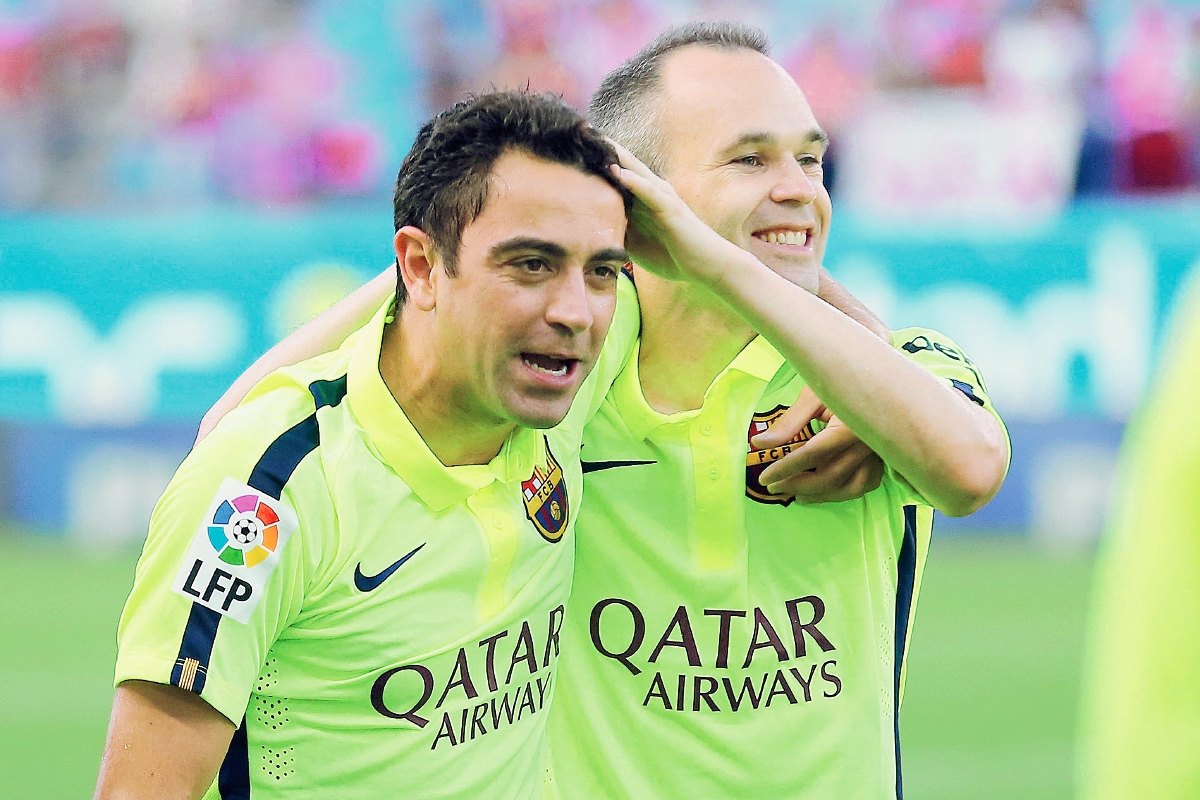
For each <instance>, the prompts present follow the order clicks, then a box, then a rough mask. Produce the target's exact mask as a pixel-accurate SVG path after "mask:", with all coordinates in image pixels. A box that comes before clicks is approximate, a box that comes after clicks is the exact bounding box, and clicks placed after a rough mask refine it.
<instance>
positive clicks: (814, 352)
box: [713, 248, 1007, 515]
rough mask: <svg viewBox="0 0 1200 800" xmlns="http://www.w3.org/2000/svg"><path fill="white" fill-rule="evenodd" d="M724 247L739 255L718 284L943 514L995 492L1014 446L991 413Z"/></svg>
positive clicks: (835, 410)
mask: <svg viewBox="0 0 1200 800" xmlns="http://www.w3.org/2000/svg"><path fill="white" fill-rule="evenodd" d="M726 252H727V253H729V258H730V259H736V260H737V263H735V264H727V265H726V268H725V269H723V270H722V271H721V272H720V273H719V275H718V276H717V277H716V278H715V279H714V281H715V282H714V284H713V289H714V290H715V291H717V292H718V294H720V295H721V296H722V297H724V298H725V299H726V301H727V302H728V303H729V304H730V305H731V306H733V308H734V309H735V310H736V311H737V312H738V313H739V314H741V315H742V316H743V317H744V318H745V319H746V320H747V321H748V322H749V323H750V324H751V325H752V326H753V327H754V328H755V330H757V331H759V332H760V333H761V334H763V335H764V336H765V337H766V338H767V339H768V340H770V341H771V342H772V343H773V344H774V345H775V346H776V347H777V348H778V349H779V350H780V352H781V353H783V354H784V356H785V357H786V358H787V359H788V361H789V362H790V363H791V364H792V365H793V366H794V367H795V368H796V370H797V372H799V373H800V375H801V376H803V377H804V378H805V380H806V381H807V382H808V384H809V385H810V386H811V387H812V389H813V391H814V392H815V393H816V394H817V396H818V397H820V398H821V400H822V401H824V403H825V405H826V406H828V407H829V409H830V410H831V411H832V412H833V413H834V414H836V415H837V416H838V417H839V418H840V419H842V420H843V421H844V422H845V423H846V424H847V425H848V426H849V427H850V429H851V430H852V431H854V432H855V433H856V434H857V435H858V436H859V437H860V438H861V439H862V440H863V441H864V442H866V443H867V444H868V445H869V446H870V447H871V449H873V450H874V451H875V452H877V453H878V454H879V455H880V456H881V457H882V458H883V459H884V461H885V462H886V463H888V464H889V465H890V466H891V467H892V468H893V469H895V470H896V471H897V472H899V473H900V474H901V475H903V476H904V477H905V478H906V479H907V480H908V481H909V482H910V483H911V484H912V485H913V486H914V488H916V489H917V490H918V491H919V492H921V494H922V495H923V496H924V497H925V498H926V499H928V500H929V501H930V502H931V503H932V504H933V505H934V506H935V507H937V508H939V509H940V510H942V511H944V512H945V513H948V514H952V515H961V514H966V513H970V512H971V511H973V510H975V509H976V508H978V507H979V506H981V505H982V504H983V503H985V502H986V501H987V500H988V499H990V498H991V496H992V495H993V494H994V493H995V491H996V490H997V489H998V488H999V485H1000V482H1001V481H1002V479H1003V475H1004V470H1005V467H1006V466H1007V465H1006V459H1007V447H1006V444H1005V440H1004V435H1003V432H1002V431H1001V430H1000V426H999V424H998V423H996V421H995V419H993V418H992V417H991V415H990V414H988V413H987V412H986V411H984V410H983V409H981V408H979V407H978V406H976V405H974V404H973V403H971V402H970V401H968V400H967V399H966V398H965V397H963V396H961V395H960V393H958V392H956V391H955V390H954V389H952V388H950V387H949V386H947V385H946V384H945V383H943V382H942V381H940V380H938V379H937V378H935V377H934V376H933V375H931V374H930V373H928V372H927V371H925V370H924V369H922V368H921V367H919V366H917V365H916V364H913V363H912V362H910V361H909V360H908V359H906V358H904V357H903V356H902V355H901V354H899V353H897V352H896V351H895V350H894V349H893V348H892V346H891V344H890V342H887V343H885V342H884V341H883V340H882V339H881V338H880V337H879V336H878V335H876V334H875V333H873V332H871V331H869V330H868V329H867V328H866V327H864V326H863V325H862V324H859V323H857V322H855V321H854V320H851V319H849V318H848V317H847V316H846V315H844V314H843V313H840V312H839V311H838V310H836V309H834V308H832V307H831V306H830V305H828V304H827V303H824V302H821V301H820V300H818V299H817V298H816V297H814V296H813V295H811V294H809V293H808V292H806V291H805V290H803V289H801V288H800V287H798V286H795V285H794V284H792V283H791V282H789V281H787V280H786V279H784V278H782V277H781V276H779V275H777V274H776V273H774V272H772V271H771V270H770V269H768V268H767V267H765V266H764V265H763V264H762V263H761V262H759V261H758V259H756V258H754V257H753V256H752V255H751V254H749V253H747V252H745V251H741V250H738V251H737V252H736V253H734V251H733V249H732V248H730V249H729V250H727V251H726ZM743 262H744V263H743Z"/></svg>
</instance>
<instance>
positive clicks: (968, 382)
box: [892, 328, 1012, 456]
mask: <svg viewBox="0 0 1200 800" xmlns="http://www.w3.org/2000/svg"><path fill="white" fill-rule="evenodd" d="M892 346H893V347H895V348H896V349H898V350H899V351H900V352H902V353H904V354H905V355H906V356H908V358H909V359H910V360H912V361H914V362H916V363H917V364H919V365H920V366H922V367H924V368H925V369H927V370H928V371H929V372H932V373H933V374H934V375H936V376H937V377H938V378H941V379H942V380H943V381H945V382H946V383H947V384H949V385H950V387H951V388H953V389H956V390H958V391H959V392H961V393H962V394H963V395H964V396H965V397H966V398H967V399H968V400H970V401H971V402H972V403H975V404H976V405H977V406H979V407H980V408H982V409H984V410H985V411H987V412H988V413H989V414H991V415H992V416H993V417H995V418H996V421H997V422H999V423H1000V427H1001V428H1002V429H1003V430H1004V439H1005V441H1006V442H1008V449H1009V456H1011V455H1012V442H1011V441H1010V440H1009V435H1008V426H1006V425H1005V424H1004V420H1003V419H1002V418H1001V417H1000V412H998V411H997V410H996V407H995V406H994V405H993V404H992V400H991V397H989V396H988V391H987V384H985V383H984V380H983V374H982V373H981V372H980V371H979V367H978V366H977V365H976V364H975V362H973V361H971V359H970V358H968V357H967V354H966V353H964V352H963V349H962V348H961V347H959V346H958V345H957V344H955V343H954V341H953V340H951V339H950V338H949V337H948V336H943V335H942V334H940V333H938V332H937V331H933V330H928V329H926V328H904V329H902V330H898V331H893V332H892Z"/></svg>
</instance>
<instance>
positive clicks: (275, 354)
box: [196, 268, 396, 442]
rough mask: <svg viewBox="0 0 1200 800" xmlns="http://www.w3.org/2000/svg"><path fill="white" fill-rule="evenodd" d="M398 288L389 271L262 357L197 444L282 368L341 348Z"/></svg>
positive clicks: (204, 424) (207, 419) (210, 415)
mask: <svg viewBox="0 0 1200 800" xmlns="http://www.w3.org/2000/svg"><path fill="white" fill-rule="evenodd" d="M395 288H396V272H395V270H394V269H391V268H389V269H386V270H384V271H383V272H381V273H380V274H379V275H377V276H375V277H374V278H372V279H371V280H370V281H369V282H368V283H365V284H363V285H362V286H360V287H359V288H358V289H356V290H355V291H354V293H353V294H351V295H350V296H349V297H346V298H345V299H343V300H342V301H340V302H339V303H337V305H335V306H333V307H332V308H330V309H329V310H328V311H326V312H325V313H323V314H321V315H320V316H319V317H317V318H316V319H314V320H310V321H309V322H307V323H305V324H304V325H303V326H301V327H300V328H299V329H298V330H296V331H294V332H293V333H291V334H289V335H288V336H287V337H286V338H285V339H284V340H283V341H281V342H279V343H278V344H277V345H275V346H274V347H272V348H271V349H270V350H268V351H267V352H266V353H264V354H263V355H262V356H260V357H259V359H258V360H257V361H255V362H254V363H253V364H251V365H250V367H249V368H248V369H247V370H246V371H245V372H243V373H242V374H241V375H239V376H238V379H237V380H236V381H234V382H233V385H232V386H230V387H229V388H228V389H226V390H225V394H223V395H221V397H220V399H218V400H217V402H216V403H214V404H213V406H212V408H210V409H209V410H208V411H207V412H205V414H204V417H203V418H202V419H201V420H200V430H199V431H198V432H197V433H196V441H197V442H198V441H200V440H201V439H203V438H204V437H205V436H207V435H208V434H209V432H210V431H212V429H213V428H214V427H216V425H217V422H218V421H220V419H221V417H223V416H225V415H226V414H228V413H229V412H230V411H232V410H233V409H234V408H236V407H237V405H238V403H240V402H242V398H243V397H245V396H246V394H247V393H248V392H249V391H250V390H251V389H252V388H253V387H254V384H256V383H258V382H259V381H260V380H262V379H263V378H265V377H266V376H267V375H268V374H270V373H271V372H273V371H275V370H277V369H279V368H280V367H287V366H290V365H292V364H298V363H299V362H301V361H304V360H305V359H307V358H312V357H313V356H319V355H321V354H322V353H328V352H330V351H332V350H336V349H337V348H338V347H339V346H341V344H342V342H344V341H345V340H346V337H347V336H349V335H350V334H351V333H353V332H354V331H356V330H358V329H359V328H361V327H362V326H363V325H364V324H366V322H367V321H368V320H369V319H370V318H371V315H372V314H373V313H375V311H376V310H377V309H378V308H379V305H380V304H381V303H382V302H383V300H384V298H385V297H387V296H388V295H389V294H391V292H392V290H393V289H395Z"/></svg>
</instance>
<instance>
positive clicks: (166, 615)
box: [116, 279, 638, 800]
mask: <svg viewBox="0 0 1200 800" xmlns="http://www.w3.org/2000/svg"><path fill="white" fill-rule="evenodd" d="M621 284H622V287H621V289H620V290H619V291H620V294H621V296H622V298H623V299H622V300H621V302H620V303H619V310H618V314H617V319H616V320H615V321H614V323H613V327H612V330H611V331H610V333H609V336H608V339H607V341H606V344H605V349H604V351H603V354H602V355H601V357H600V360H599V362H598V364H597V365H596V368H595V369H594V370H593V374H592V375H591V376H589V378H588V380H587V381H586V382H585V384H584V386H583V388H582V389H581V391H580V393H579V395H578V396H577V398H576V401H575V404H574V405H573V406H572V410H571V412H570V414H569V415H568V418H567V419H566V420H564V422H563V423H562V424H560V425H559V426H557V427H555V428H552V429H550V430H546V431H540V430H532V429H517V431H515V432H514V434H513V435H512V436H510V438H509V440H508V441H507V442H506V444H505V445H504V447H503V449H502V450H501V451H500V453H499V454H498V455H497V456H496V457H495V458H494V459H493V460H492V461H491V463H489V464H486V465H480V466H462V467H451V468H447V467H445V466H443V465H442V464H441V463H440V462H439V461H438V460H437V458H436V457H435V456H434V455H433V453H432V452H431V451H430V450H429V449H428V448H427V447H426V446H425V444H424V442H423V441H422V439H421V438H420V436H419V435H418V434H417V432H416V430H415V429H414V428H413V426H412V425H411V423H410V422H409V421H408V419H407V418H406V417H405V415H404V413H403V412H402V411H401V410H400V407H399V406H398V405H396V403H395V401H394V400H393V398H392V396H391V394H390V393H389V391H388V389H387V387H386V386H385V384H384V383H383V379H382V378H381V376H380V374H379V369H378V363H379V350H380V341H381V336H382V330H383V325H384V318H385V311H386V309H388V308H389V307H390V306H391V303H390V301H389V303H388V304H386V305H385V306H384V307H383V308H381V309H380V311H379V313H378V314H377V315H376V316H375V318H374V319H373V320H372V322H371V323H369V324H368V325H367V326H366V327H365V328H363V329H362V330H361V331H359V332H358V333H356V334H355V335H354V336H352V337H351V338H350V339H349V340H348V341H347V342H346V344H345V345H343V347H342V348H341V349H339V350H338V351H336V352H334V353H330V354H327V355H324V356H321V357H318V358H316V359H313V360H310V361H307V362H304V363H302V364H300V365H298V366H296V367H292V368H288V369H285V370H281V371H279V372H276V373H273V374H272V375H270V376H268V377H267V378H266V379H265V380H264V381H263V382H262V383H260V384H259V386H257V387H256V388H255V390H254V391H253V392H252V393H251V394H250V396H248V398H247V399H246V401H245V402H244V403H243V404H242V405H241V406H239V407H238V408H237V409H236V410H235V411H233V412H232V413H230V414H229V415H228V416H227V417H226V418H225V419H224V420H223V421H222V422H221V424H220V425H219V426H218V427H217V429H216V430H215V431H214V432H213V433H212V434H211V435H210V436H208V437H207V438H206V439H204V440H203V441H202V442H201V443H200V444H199V445H197V447H196V448H195V450H194V451H193V452H192V453H191V454H190V455H189V456H188V458H187V459H186V460H185V461H184V463H183V465H182V466H181V467H180V469H179V471H178V472H177V473H176V475H175V477H174V479H173V480H172V481H171V483H170V485H169V486H168V488H167V490H166V492H165V493H164V495H163V497H162V499H161V500H160V502H159V504H158V506H157V508H156V509H155V512H154V516H153V519H152V521H151V526H150V534H149V537H148V539H147V542H146V545H145V549H144V551H143V553H142V558H141V560H140V562H139V563H138V568H137V575H136V579H135V582H134V588H133V591H132V594H131V595H130V597H129V600H128V602H127V604H126V606H125V611H124V614H123V616H122V618H121V625H120V631H119V637H118V638H119V655H118V659H117V669H116V681H117V683H120V682H122V681H126V680H131V679H139V680H145V681H153V682H157V683H163V684H172V685H174V686H178V687H181V688H183V689H186V690H190V691H192V692H195V693H197V694H199V695H200V696H201V697H203V698H204V699H205V700H206V701H208V703H209V704H211V705H212V706H213V707H214V708H216V709H217V710H218V711H220V712H221V713H222V714H224V715H225V716H226V717H228V718H229V719H230V720H232V721H233V722H234V724H235V725H237V726H238V729H237V732H236V734H235V735H234V738H233V742H232V744H231V745H230V749H229V754H228V756H227V757H226V759H225V762H224V764H223V766H222V768H221V771H220V774H219V776H218V779H217V781H216V782H215V783H214V786H213V787H212V788H211V789H210V790H209V794H208V796H209V797H239V798H241V797H250V796H252V797H254V798H273V797H289V798H312V797H318V796H325V797H332V796H336V797H338V798H370V799H371V800H374V798H381V797H399V796H403V797H435V796H436V797H489V798H536V797H539V796H540V795H541V792H542V787H543V782H544V777H545V770H546V753H545V751H546V735H545V727H546V717H547V710H546V706H547V704H548V703H549V702H550V698H551V696H552V695H553V691H554V675H555V669H556V663H557V657H558V652H559V641H560V628H561V625H562V622H563V614H564V605H565V603H566V601H567V597H568V594H569V591H570V585H571V572H572V565H573V560H574V558H573V556H574V546H575V545H574V535H573V532H572V529H573V526H574V521H575V518H576V516H577V514H578V508H579V501H580V496H581V489H582V476H581V474H580V466H579V439H580V436H581V432H582V427H583V421H584V420H586V419H587V418H588V417H589V416H590V415H591V414H592V413H593V412H594V410H595V408H596V407H597V406H598V405H599V403H600V401H601V400H602V399H603V396H604V393H605V392H606V391H607V388H608V386H609V384H610V383H611V381H612V378H613V376H615V375H616V373H617V371H618V370H619V369H620V367H621V365H622V364H623V363H624V362H625V360H626V359H625V356H626V355H627V353H628V352H629V349H630V347H631V346H632V343H633V340H634V339H635V338H636V334H637V325H638V320H637V313H636V306H635V305H631V301H632V299H633V297H632V295H633V290H632V287H631V286H629V285H628V281H626V280H624V279H622V280H621Z"/></svg>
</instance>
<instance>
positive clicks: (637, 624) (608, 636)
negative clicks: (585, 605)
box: [588, 595, 843, 713]
mask: <svg viewBox="0 0 1200 800" xmlns="http://www.w3.org/2000/svg"><path fill="white" fill-rule="evenodd" d="M669 613H670V612H669V611H668V610H666V609H649V608H648V609H646V610H643V609H642V608H641V607H639V606H638V605H637V604H636V603H634V602H633V601H631V600H627V599H625V598H622V597H609V598H605V599H603V600H601V601H599V602H598V603H596V604H595V605H594V606H593V607H592V612H591V619H590V621H589V625H588V629H589V631H590V634H591V639H592V647H593V648H595V651H596V652H597V653H598V654H600V655H601V656H603V657H604V658H607V659H611V660H612V661H613V662H616V663H617V664H620V665H621V667H623V669H617V670H615V671H613V672H607V673H606V675H607V678H608V679H609V680H611V681H613V682H614V683H615V684H616V685H623V686H626V687H634V686H636V687H638V688H637V690H636V692H635V693H636V694H638V695H640V696H641V697H642V701H641V705H642V707H643V708H650V709H662V710H664V711H692V712H696V713H709V712H735V713H736V712H749V711H757V710H758V709H760V708H763V709H770V708H772V707H777V708H785V707H787V706H795V705H799V704H808V703H812V702H825V701H828V700H832V699H833V698H836V697H839V696H841V694H842V688H843V683H842V676H841V674H839V673H841V672H842V669H843V667H841V666H839V662H838V658H839V654H838V652H837V647H836V646H835V645H834V643H833V641H831V639H830V637H829V636H828V635H826V632H827V631H829V632H832V630H836V629H837V626H836V625H830V624H829V623H828V621H827V620H826V606H825V601H824V600H822V599H821V598H820V597H819V596H817V595H806V596H804V597H797V598H794V599H792V600H787V601H785V602H784V603H783V604H782V608H781V607H780V606H779V605H777V604H772V605H770V606H768V607H761V606H756V607H754V608H753V609H734V608H705V609H691V610H689V609H688V607H687V606H685V605H680V606H678V607H677V608H676V610H675V612H674V613H673V614H670V619H669V620H668V619H667V615H668V614H669ZM822 628H825V629H826V630H824V631H823V630H822ZM626 672H628V675H626Z"/></svg>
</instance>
